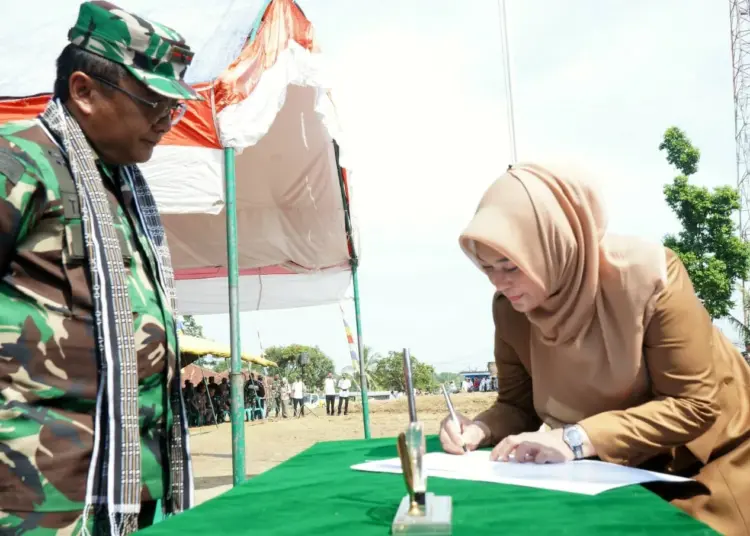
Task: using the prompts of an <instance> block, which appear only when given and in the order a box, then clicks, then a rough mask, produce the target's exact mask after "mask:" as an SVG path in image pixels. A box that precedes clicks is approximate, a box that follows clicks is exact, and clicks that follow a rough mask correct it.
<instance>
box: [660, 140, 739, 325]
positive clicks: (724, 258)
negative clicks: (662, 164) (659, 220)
mask: <svg viewBox="0 0 750 536" xmlns="http://www.w3.org/2000/svg"><path fill="white" fill-rule="evenodd" d="M659 150H663V151H666V153H667V161H668V162H669V163H670V164H672V165H673V166H675V167H676V168H677V170H678V171H679V172H680V173H682V174H681V175H678V176H677V177H675V179H674V181H672V183H671V184H667V185H666V186H665V187H664V194H665V196H666V200H667V204H668V205H669V207H670V208H671V209H672V210H673V211H674V212H675V214H676V215H677V218H678V219H679V221H680V223H681V225H682V231H680V232H679V234H678V235H677V236H675V235H667V236H666V237H665V238H664V245H665V246H667V247H668V248H670V249H672V250H673V251H674V252H675V253H677V255H679V257H680V259H681V260H682V262H683V264H684V265H685V268H686V269H687V272H688V274H689V275H690V279H691V281H692V282H693V286H694V287H695V291H696V293H697V294H698V296H699V297H700V299H701V300H702V301H703V304H704V305H705V307H706V309H707V310H708V313H709V314H710V315H711V318H713V319H716V318H721V317H725V316H728V315H729V313H730V310H731V309H732V307H734V302H733V301H732V290H733V289H734V287H735V284H736V282H738V281H741V280H743V279H744V277H745V276H746V275H747V272H748V268H750V246H748V244H747V243H745V242H744V241H743V240H742V239H740V237H738V236H737V235H736V234H735V230H736V227H735V225H734V220H733V217H732V216H733V212H734V211H735V210H739V208H740V196H739V194H738V193H737V190H736V189H735V188H732V187H731V186H720V187H718V188H715V189H714V190H713V192H711V191H709V189H708V188H705V187H702V186H696V185H694V184H690V181H689V177H690V176H691V175H693V174H695V173H696V172H697V170H698V163H699V161H700V151H699V150H698V149H697V148H696V147H694V146H693V145H692V143H691V142H690V140H689V139H688V137H687V136H686V135H685V133H684V132H682V131H681V130H680V129H679V128H677V127H670V128H669V129H667V131H666V132H665V134H664V140H663V141H662V143H661V144H660V145H659Z"/></svg>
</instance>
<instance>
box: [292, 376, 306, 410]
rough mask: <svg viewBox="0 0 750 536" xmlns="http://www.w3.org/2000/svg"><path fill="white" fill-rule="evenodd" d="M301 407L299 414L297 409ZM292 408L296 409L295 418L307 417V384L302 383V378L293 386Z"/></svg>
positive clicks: (295, 381)
mask: <svg viewBox="0 0 750 536" xmlns="http://www.w3.org/2000/svg"><path fill="white" fill-rule="evenodd" d="M298 406H299V414H298V413H297V407H298ZM292 407H293V408H294V416H295V417H296V416H297V415H299V416H300V417H304V416H305V384H304V383H302V378H297V379H296V380H294V383H293V384H292Z"/></svg>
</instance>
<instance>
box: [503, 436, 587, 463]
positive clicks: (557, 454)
mask: <svg viewBox="0 0 750 536" xmlns="http://www.w3.org/2000/svg"><path fill="white" fill-rule="evenodd" d="M574 459H575V456H574V455H573V450H572V449H571V448H570V447H569V446H568V445H567V443H565V441H563V431H562V429H561V428H560V429H557V430H550V431H549V432H526V433H523V434H518V435H511V436H508V437H506V438H505V439H503V440H502V441H501V442H500V443H498V444H497V446H495V448H494V449H492V453H491V454H490V460H493V461H494V460H500V461H505V462H507V461H515V462H520V463H562V462H568V461H572V460H574Z"/></svg>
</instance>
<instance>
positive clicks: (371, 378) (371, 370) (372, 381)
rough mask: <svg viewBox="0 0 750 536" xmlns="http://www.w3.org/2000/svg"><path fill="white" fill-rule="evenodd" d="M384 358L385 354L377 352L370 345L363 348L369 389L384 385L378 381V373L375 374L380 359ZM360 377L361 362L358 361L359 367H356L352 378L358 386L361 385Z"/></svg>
mask: <svg viewBox="0 0 750 536" xmlns="http://www.w3.org/2000/svg"><path fill="white" fill-rule="evenodd" d="M382 358H383V356H382V355H380V354H379V353H377V352H373V351H372V348H371V347H370V346H365V347H363V348H362V361H363V364H364V369H365V375H366V377H367V390H368V391H377V390H379V389H381V388H382V386H381V385H380V384H379V383H378V377H377V374H375V370H376V368H377V366H378V361H379V360H380V359H382ZM359 379H360V374H359V363H357V367H356V368H355V369H354V373H353V374H352V380H353V381H354V383H355V384H356V386H357V387H359Z"/></svg>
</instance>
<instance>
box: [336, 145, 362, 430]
mask: <svg viewBox="0 0 750 536" xmlns="http://www.w3.org/2000/svg"><path fill="white" fill-rule="evenodd" d="M333 151H334V154H335V156H336V167H337V168H338V174H339V189H340V190H341V204H342V205H343V207H344V229H345V231H346V240H347V242H348V244H347V245H348V246H349V255H350V260H349V264H350V266H351V268H352V285H354V316H355V319H356V321H357V353H358V354H359V388H360V395H361V396H362V420H363V424H364V429H365V439H370V401H369V399H368V398H367V371H366V370H365V364H364V355H365V345H364V340H363V339H362V318H361V317H362V315H361V313H360V310H359V277H358V275H357V273H358V269H359V258H358V257H357V249H356V248H355V247H354V237H353V236H352V219H351V213H350V212H349V198H348V196H347V192H346V184H345V183H344V173H343V170H342V169H341V166H339V165H338V164H339V144H338V143H336V140H333Z"/></svg>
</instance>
